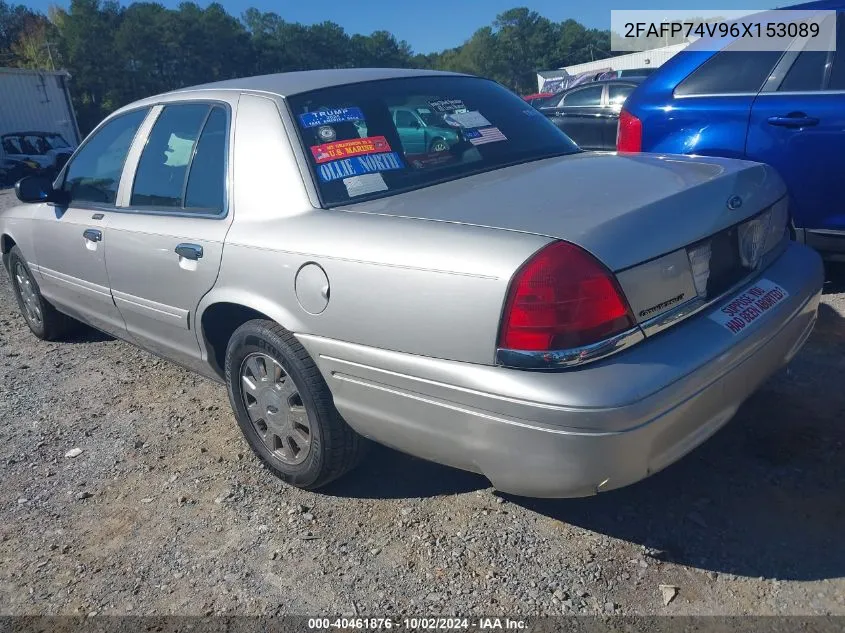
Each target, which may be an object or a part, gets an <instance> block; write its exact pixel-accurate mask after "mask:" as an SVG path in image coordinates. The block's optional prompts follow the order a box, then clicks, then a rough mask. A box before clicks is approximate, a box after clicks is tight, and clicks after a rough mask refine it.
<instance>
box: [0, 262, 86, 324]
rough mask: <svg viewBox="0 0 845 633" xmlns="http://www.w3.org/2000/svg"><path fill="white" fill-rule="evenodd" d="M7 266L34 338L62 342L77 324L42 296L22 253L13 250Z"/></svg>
mask: <svg viewBox="0 0 845 633" xmlns="http://www.w3.org/2000/svg"><path fill="white" fill-rule="evenodd" d="M7 257H8V259H7V262H6V265H7V268H8V270H9V278H10V279H11V281H12V289H13V290H14V291H15V298H16V299H17V300H18V307H20V310H21V314H22V315H23V318H24V320H25V321H26V324H27V325H28V326H29V329H30V330H31V331H32V333H33V334H35V336H37V337H38V338H40V339H42V340H45V341H56V340H59V339H61V338H62V337H63V336H64V335H65V334H66V333H67V332H68V331H69V330H70V329H72V327H73V325H74V324H75V321H74V320H73V319H71V318H70V317H69V316H66V315H64V314H62V313H61V312H59V311H58V310H56V309H55V308H54V307H53V306H52V305H50V304H49V303H48V302H47V300H46V299H45V298H44V297H43V296H42V295H41V289H40V288H39V287H38V282H37V281H35V277H33V276H32V272H30V270H29V266H28V265H27V263H26V260H25V259H24V257H23V254H22V253H21V251H20V249H19V248H18V247H17V246H13V247H12V250H11V251H9V254H8V256H7Z"/></svg>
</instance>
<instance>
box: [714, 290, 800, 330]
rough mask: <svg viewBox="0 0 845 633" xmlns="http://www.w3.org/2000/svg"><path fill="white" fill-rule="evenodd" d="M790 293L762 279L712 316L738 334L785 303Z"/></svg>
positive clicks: (727, 328)
mask: <svg viewBox="0 0 845 633" xmlns="http://www.w3.org/2000/svg"><path fill="white" fill-rule="evenodd" d="M788 296H789V293H788V292H787V291H786V290H784V289H783V288H781V287H780V286H778V285H777V284H776V283H774V282H771V281H769V280H768V279H761V280H760V281H758V282H757V283H756V284H754V285H753V286H751V288H749V289H748V290H746V291H745V292H743V293H742V294H740V295H737V296H736V297H734V298H733V299H731V300H730V301H728V303H726V304H725V305H724V306H722V307H721V308H720V309H719V310H717V311H716V312H714V313H713V314H711V315H710V318H711V319H713V320H714V321H715V322H716V323H718V324H719V325H721V326H723V327H724V328H725V329H726V330H728V331H729V332H730V333H731V334H738V333H740V332H742V331H743V330H744V329H746V328H747V327H748V326H750V325H751V324H752V323H754V322H755V321H757V320H758V319H759V318H760V317H762V316H763V315H764V314H766V313H767V312H768V311H769V310H771V309H772V308H774V307H775V306H776V305H778V304H779V303H781V302H782V301H784V300H785V299H786V298H787V297H788Z"/></svg>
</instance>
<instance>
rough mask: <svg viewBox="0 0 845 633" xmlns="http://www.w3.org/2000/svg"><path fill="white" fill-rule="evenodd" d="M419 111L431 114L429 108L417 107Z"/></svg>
mask: <svg viewBox="0 0 845 633" xmlns="http://www.w3.org/2000/svg"><path fill="white" fill-rule="evenodd" d="M417 112H419V113H420V114H431V110H429V109H428V108H417Z"/></svg>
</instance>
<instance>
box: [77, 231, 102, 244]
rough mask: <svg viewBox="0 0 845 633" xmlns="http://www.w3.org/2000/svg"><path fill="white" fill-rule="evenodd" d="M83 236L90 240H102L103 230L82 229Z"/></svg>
mask: <svg viewBox="0 0 845 633" xmlns="http://www.w3.org/2000/svg"><path fill="white" fill-rule="evenodd" d="M82 237H84V238H85V239H86V240H88V241H89V242H102V241H103V232H102V231H100V230H98V229H85V230H84V231H82Z"/></svg>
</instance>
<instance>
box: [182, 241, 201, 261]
mask: <svg viewBox="0 0 845 633" xmlns="http://www.w3.org/2000/svg"><path fill="white" fill-rule="evenodd" d="M176 254H177V255H179V257H184V258H185V259H193V260H195V261H196V260H198V259H199V258H200V257H202V246H200V245H199V244H179V246H177V247H176Z"/></svg>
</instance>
